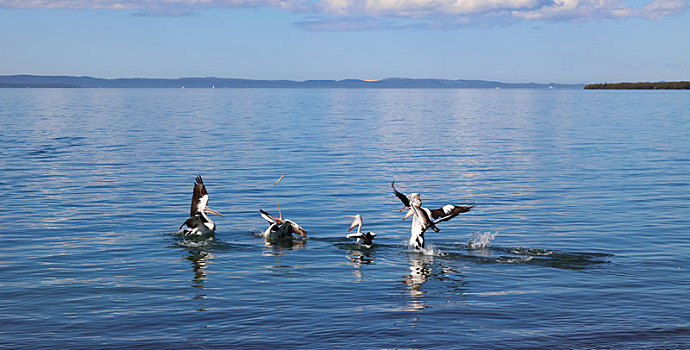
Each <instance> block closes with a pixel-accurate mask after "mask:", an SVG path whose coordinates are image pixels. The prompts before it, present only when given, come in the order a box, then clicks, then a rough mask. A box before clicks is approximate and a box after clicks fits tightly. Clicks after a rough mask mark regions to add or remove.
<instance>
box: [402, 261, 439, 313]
mask: <svg viewBox="0 0 690 350" xmlns="http://www.w3.org/2000/svg"><path fill="white" fill-rule="evenodd" d="M407 261H408V263H409V264H410V274H409V275H407V276H405V279H404V282H405V284H406V285H407V288H408V293H409V295H410V300H409V303H408V305H407V307H406V308H405V311H420V310H423V309H425V308H426V307H427V306H426V304H424V300H423V298H424V295H425V294H426V292H425V291H423V290H422V285H423V284H424V282H426V281H427V279H428V278H429V276H430V275H431V272H432V267H431V264H433V263H434V256H433V255H426V254H418V253H412V254H408V258H407Z"/></svg>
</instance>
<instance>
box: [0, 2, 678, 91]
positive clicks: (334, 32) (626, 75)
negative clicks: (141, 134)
mask: <svg viewBox="0 0 690 350" xmlns="http://www.w3.org/2000/svg"><path fill="white" fill-rule="evenodd" d="M689 10H690V0H628V1H624V0H89V1H86V0H0V75H14V74H36V75H75V76H92V77H98V78H129V77H144V78H179V77H211V76H213V77H224V78H246V79H290V80H299V81H301V80H307V79H336V80H339V79H350V78H353V79H383V78H389V77H406V78H439V79H480V80H497V81H503V82H512V83H523V82H538V83H592V82H620V81H662V80H666V81H671V80H690V11H689Z"/></svg>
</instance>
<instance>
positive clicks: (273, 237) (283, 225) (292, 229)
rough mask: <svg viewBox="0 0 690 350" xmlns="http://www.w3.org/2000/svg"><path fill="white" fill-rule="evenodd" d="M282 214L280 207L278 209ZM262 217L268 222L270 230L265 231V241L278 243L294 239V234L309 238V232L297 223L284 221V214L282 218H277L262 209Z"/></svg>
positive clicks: (260, 210) (281, 215)
mask: <svg viewBox="0 0 690 350" xmlns="http://www.w3.org/2000/svg"><path fill="white" fill-rule="evenodd" d="M278 211H279V212H280V207H279V208H278ZM259 212H260V213H261V217H262V218H264V220H266V222H268V225H269V226H268V228H267V229H266V231H264V239H265V240H266V241H277V240H282V239H286V238H292V234H293V233H295V234H298V235H300V236H302V237H307V231H305V230H304V229H303V228H302V227H301V226H300V225H298V224H297V223H296V222H294V221H292V220H288V219H283V214H282V213H280V217H275V216H273V215H271V214H269V213H267V212H265V211H264V210H262V209H259Z"/></svg>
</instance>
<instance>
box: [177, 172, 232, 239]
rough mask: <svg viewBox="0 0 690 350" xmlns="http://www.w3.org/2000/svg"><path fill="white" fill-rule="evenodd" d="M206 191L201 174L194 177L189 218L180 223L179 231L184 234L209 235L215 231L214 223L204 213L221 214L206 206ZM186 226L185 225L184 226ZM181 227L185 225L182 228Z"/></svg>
mask: <svg viewBox="0 0 690 350" xmlns="http://www.w3.org/2000/svg"><path fill="white" fill-rule="evenodd" d="M207 204H208V192H207V191H206V186H205V185H204V180H202V179H201V175H199V176H197V177H196V183H194V192H192V208H191V210H190V213H189V218H188V219H187V220H186V221H185V222H184V223H183V224H182V225H180V232H182V233H183V234H184V235H185V236H190V235H191V236H210V235H213V233H214V232H215V231H216V223H215V222H213V220H211V218H210V217H208V215H207V214H206V213H211V214H215V215H220V216H222V217H225V216H224V215H223V214H221V213H219V212H217V211H215V210H213V209H211V208H209V207H207V206H206V205H207ZM185 226H186V227H185ZM183 227H185V228H184V229H183Z"/></svg>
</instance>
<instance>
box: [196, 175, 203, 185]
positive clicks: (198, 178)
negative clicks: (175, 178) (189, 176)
mask: <svg viewBox="0 0 690 350" xmlns="http://www.w3.org/2000/svg"><path fill="white" fill-rule="evenodd" d="M196 183H198V184H199V185H203V184H204V180H203V179H202V178H201V175H197V176H196Z"/></svg>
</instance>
